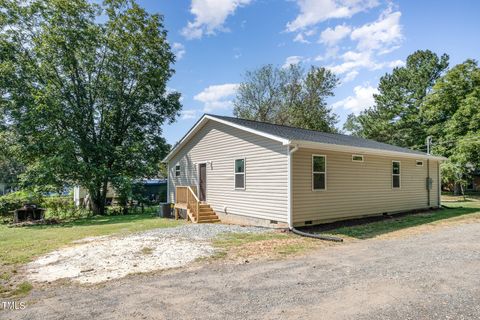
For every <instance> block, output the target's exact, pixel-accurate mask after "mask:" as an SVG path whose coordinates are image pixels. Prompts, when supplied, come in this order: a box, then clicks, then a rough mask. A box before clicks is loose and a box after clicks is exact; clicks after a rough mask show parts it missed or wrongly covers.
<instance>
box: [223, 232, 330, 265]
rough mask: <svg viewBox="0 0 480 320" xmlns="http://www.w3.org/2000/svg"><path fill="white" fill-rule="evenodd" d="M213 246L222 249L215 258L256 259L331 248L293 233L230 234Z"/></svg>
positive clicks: (323, 243)
mask: <svg viewBox="0 0 480 320" xmlns="http://www.w3.org/2000/svg"><path fill="white" fill-rule="evenodd" d="M213 245H214V246H215V247H216V248H218V249H221V250H220V251H218V252H217V255H216V256H215V257H214V258H227V259H239V258H240V259H252V258H253V259H255V258H282V257H285V256H288V255H294V254H301V253H303V252H306V251H307V250H310V249H313V248H318V247H320V246H330V245H334V244H333V243H326V242H324V241H318V240H315V239H311V238H305V237H299V236H297V235H295V234H293V233H286V232H278V231H275V232H266V233H229V234H224V235H222V236H220V237H218V238H217V239H215V240H214V241H213Z"/></svg>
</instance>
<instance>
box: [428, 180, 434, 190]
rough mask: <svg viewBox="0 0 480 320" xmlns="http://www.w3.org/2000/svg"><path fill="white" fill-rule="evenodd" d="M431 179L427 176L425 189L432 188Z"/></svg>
mask: <svg viewBox="0 0 480 320" xmlns="http://www.w3.org/2000/svg"><path fill="white" fill-rule="evenodd" d="M432 185H433V179H432V178H427V190H432Z"/></svg>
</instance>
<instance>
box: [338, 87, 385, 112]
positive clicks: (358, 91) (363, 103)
mask: <svg viewBox="0 0 480 320" xmlns="http://www.w3.org/2000/svg"><path fill="white" fill-rule="evenodd" d="M353 92H354V94H355V95H354V96H349V97H347V98H345V99H343V100H340V101H338V102H335V103H334V104H333V105H332V107H333V108H334V109H336V108H343V109H345V110H347V111H351V112H353V113H355V114H359V113H360V112H361V111H363V110H365V109H367V108H369V107H371V106H373V104H374V103H375V100H374V98H373V95H374V94H377V93H378V89H377V88H375V87H372V86H369V85H367V86H356V87H355V88H354V89H353Z"/></svg>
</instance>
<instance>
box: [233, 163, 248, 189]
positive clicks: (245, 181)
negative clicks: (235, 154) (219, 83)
mask: <svg viewBox="0 0 480 320" xmlns="http://www.w3.org/2000/svg"><path fill="white" fill-rule="evenodd" d="M237 160H243V172H238V173H237V172H235V169H236V165H235V163H236V162H237ZM237 174H243V188H237V186H236V185H235V181H236V178H237ZM246 187H247V160H246V158H245V157H243V158H235V159H234V160H233V189H235V190H245V189H246Z"/></svg>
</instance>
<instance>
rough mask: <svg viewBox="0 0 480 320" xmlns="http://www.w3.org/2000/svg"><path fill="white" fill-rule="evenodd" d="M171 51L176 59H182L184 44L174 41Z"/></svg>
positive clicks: (185, 51)
mask: <svg viewBox="0 0 480 320" xmlns="http://www.w3.org/2000/svg"><path fill="white" fill-rule="evenodd" d="M172 49H173V53H174V54H175V56H176V57H177V61H178V60H180V59H182V58H183V56H184V55H185V53H187V50H185V46H184V45H183V44H181V43H179V42H174V43H173V45H172Z"/></svg>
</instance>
